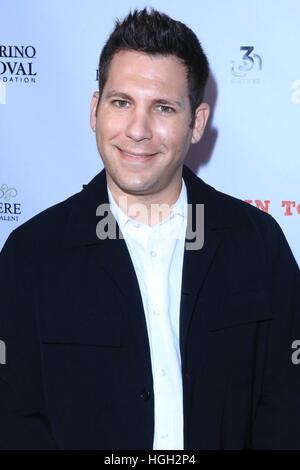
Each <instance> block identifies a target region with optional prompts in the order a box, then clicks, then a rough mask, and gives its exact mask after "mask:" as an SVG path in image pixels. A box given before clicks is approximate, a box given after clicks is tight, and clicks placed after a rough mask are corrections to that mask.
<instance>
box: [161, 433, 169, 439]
mask: <svg viewBox="0 0 300 470" xmlns="http://www.w3.org/2000/svg"><path fill="white" fill-rule="evenodd" d="M167 437H169V434H168V433H167V434H162V435H161V436H160V438H161V439H166V438H167Z"/></svg>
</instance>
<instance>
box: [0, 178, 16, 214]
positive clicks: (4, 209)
mask: <svg viewBox="0 0 300 470" xmlns="http://www.w3.org/2000/svg"><path fill="white" fill-rule="evenodd" d="M17 195H18V191H17V190H16V188H12V187H11V186H8V185H7V184H0V221H1V220H3V221H4V222H18V221H19V216H20V215H21V203H20V202H17V201H16V197H17Z"/></svg>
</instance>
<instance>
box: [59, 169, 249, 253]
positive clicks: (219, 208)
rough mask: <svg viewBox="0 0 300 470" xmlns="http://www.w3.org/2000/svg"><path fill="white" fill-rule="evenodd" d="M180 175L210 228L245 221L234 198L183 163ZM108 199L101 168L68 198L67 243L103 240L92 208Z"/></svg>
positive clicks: (75, 243) (237, 224) (191, 202)
mask: <svg viewBox="0 0 300 470" xmlns="http://www.w3.org/2000/svg"><path fill="white" fill-rule="evenodd" d="M183 179H184V181H185V184H186V187H187V194H188V203H189V204H192V205H194V204H204V214H205V225H207V226H208V227H209V228H210V229H212V230H215V229H226V228H229V229H230V228H233V227H236V226H239V225H243V224H244V223H245V221H246V219H245V216H244V213H243V211H241V210H240V204H238V203H236V204H232V201H236V200H235V199H234V198H232V197H230V196H226V195H224V194H222V193H219V192H218V191H216V190H215V189H214V188H213V187H211V186H209V185H208V184H206V183H205V182H204V181H203V180H202V179H201V178H199V177H198V176H196V175H195V174H194V173H193V172H192V171H191V170H190V169H188V168H187V167H186V166H184V167H183ZM108 202H109V201H108V194H107V182H106V173H105V170H102V171H101V172H100V173H98V174H97V175H96V176H95V177H94V178H93V179H92V180H91V181H90V182H89V183H88V184H87V185H84V187H83V190H82V191H81V192H80V193H78V194H77V195H75V196H74V199H72V207H71V211H70V214H69V219H68V222H67V230H66V239H65V242H66V245H67V246H78V245H91V244H98V243H103V240H101V239H99V238H98V237H97V234H96V226H97V223H98V222H99V220H100V219H99V216H97V215H96V210H97V207H98V206H99V205H100V204H108ZM230 202H231V203H230ZM234 209H236V210H234Z"/></svg>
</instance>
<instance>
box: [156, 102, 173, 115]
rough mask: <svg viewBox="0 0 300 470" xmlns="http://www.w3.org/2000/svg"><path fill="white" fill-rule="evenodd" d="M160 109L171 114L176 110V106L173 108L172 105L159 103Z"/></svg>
mask: <svg viewBox="0 0 300 470" xmlns="http://www.w3.org/2000/svg"><path fill="white" fill-rule="evenodd" d="M158 109H159V110H160V111H161V112H162V113H164V114H171V113H174V112H175V109H174V108H171V106H166V105H165V104H159V105H158Z"/></svg>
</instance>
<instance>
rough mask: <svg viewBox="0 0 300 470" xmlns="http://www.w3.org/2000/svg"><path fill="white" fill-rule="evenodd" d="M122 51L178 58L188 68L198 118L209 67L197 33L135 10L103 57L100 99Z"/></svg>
mask: <svg viewBox="0 0 300 470" xmlns="http://www.w3.org/2000/svg"><path fill="white" fill-rule="evenodd" d="M122 50H133V51H140V52H145V53H147V54H152V55H162V56H168V55H175V56H177V57H178V58H179V59H180V60H181V61H182V62H183V64H184V65H185V66H186V69H187V79H188V89H189V99H190V105H191V112H192V115H193V116H194V113H195V110H196V108H197V106H199V104H201V103H202V101H203V96H204V90H205V85H206V82H207V78H208V74H209V64H208V60H207V57H206V55H205V53H204V51H203V49H202V47H201V44H200V42H199V40H198V38H197V36H196V34H195V33H194V32H193V31H192V30H191V29H190V28H188V26H186V25H185V24H184V23H181V22H180V21H175V20H173V19H172V18H170V17H169V16H168V15H166V14H164V13H160V12H159V11H157V10H154V9H153V8H151V9H150V11H148V10H147V8H144V9H143V10H134V11H133V12H130V13H129V14H128V15H127V16H126V18H125V19H124V20H123V21H119V20H117V21H116V24H115V29H114V30H113V32H112V33H111V35H110V36H109V38H108V40H107V42H106V43H105V45H104V47H103V49H102V52H101V55H100V60H99V92H100V96H101V92H102V90H103V88H104V85H105V83H106V81H107V78H108V72H109V66H110V62H111V60H112V58H113V56H114V55H115V54H116V53H117V52H120V51H122Z"/></svg>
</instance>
